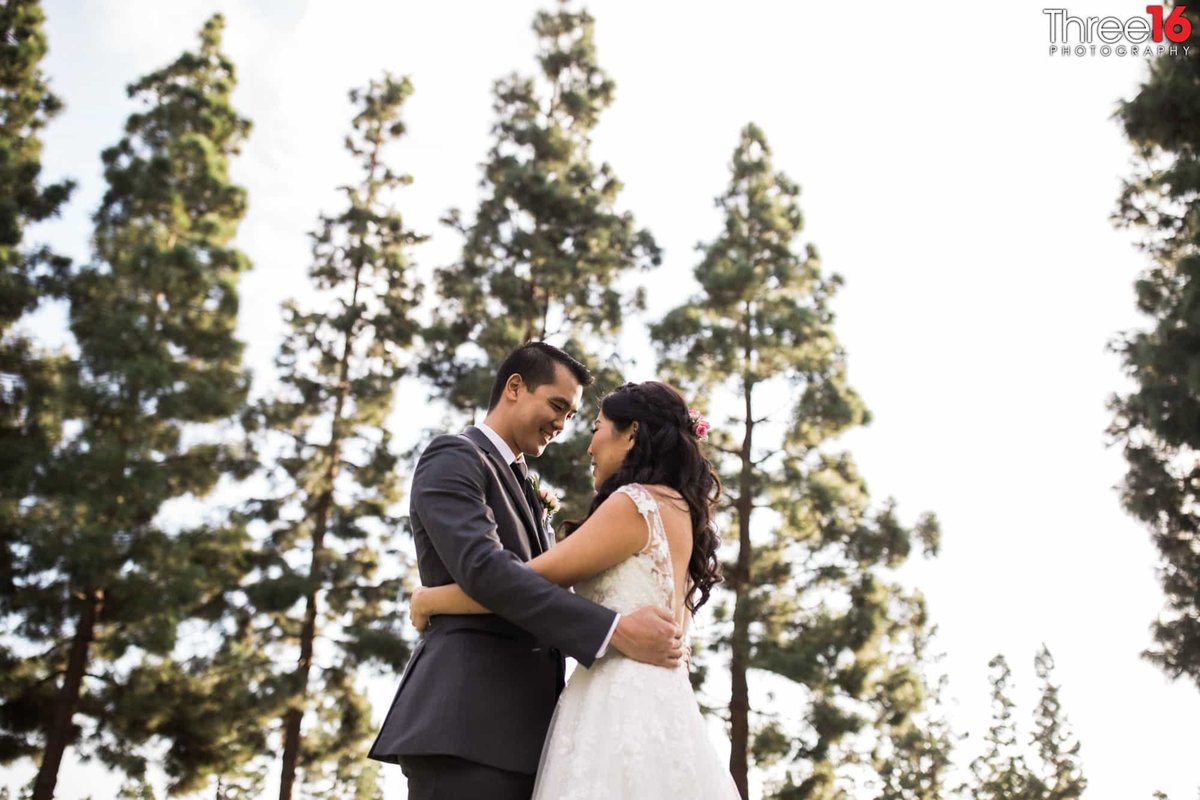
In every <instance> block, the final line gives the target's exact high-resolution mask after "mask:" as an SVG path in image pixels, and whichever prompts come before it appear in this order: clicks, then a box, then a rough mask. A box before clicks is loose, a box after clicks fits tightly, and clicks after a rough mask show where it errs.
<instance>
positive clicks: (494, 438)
mask: <svg viewBox="0 0 1200 800" xmlns="http://www.w3.org/2000/svg"><path fill="white" fill-rule="evenodd" d="M475 427H477V428H479V430H481V431H483V435H484V436H486V437H487V438H488V441H489V442H491V443H492V444H493V445H495V447H496V451H497V452H499V453H500V457H501V458H503V459H504V463H506V464H508V465H509V466H512V464H513V462H516V461H524V460H525V454H524V453H521V454H520V455H515V454H514V453H513V451H512V448H511V447H509V446H508V442H506V441H504V439H503V438H502V437H501V436H500V434H498V433H496V432H495V431H494V430H492V429H491V428H489V427H488V426H487V423H484V422H481V423H479V424H478V425H476V426H475ZM530 511H532V512H533V513H534V514H535V515H536V514H537V509H533V508H531V509H530ZM620 621H621V615H620V614H617V616H616V618H614V619H613V624H612V627H611V628H609V629H608V636H606V637H604V642H603V643H601V645H600V650H599V651H598V652H597V653H596V658H602V657H603V656H604V654H605V652H607V651H608V643H609V642H611V641H612V637H613V634H614V633H616V632H617V623H618V622H620Z"/></svg>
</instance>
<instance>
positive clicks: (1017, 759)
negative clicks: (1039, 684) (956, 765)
mask: <svg viewBox="0 0 1200 800" xmlns="http://www.w3.org/2000/svg"><path fill="white" fill-rule="evenodd" d="M988 667H989V668H990V669H991V670H992V676H991V683H992V725H991V727H990V728H989V729H988V733H987V737H986V739H985V741H986V743H987V749H986V750H985V751H984V752H983V753H982V754H981V755H980V756H978V757H977V758H976V759H975V760H974V761H972V762H971V775H972V777H973V779H974V781H973V783H972V784H971V785H970V787H969V794H970V796H971V797H972V798H974V800H1033V798H1037V797H1041V796H1042V791H1043V787H1042V786H1041V784H1040V782H1039V781H1038V780H1037V778H1036V777H1035V776H1034V775H1033V773H1032V772H1031V771H1030V770H1029V767H1028V766H1027V765H1026V763H1025V759H1024V757H1023V756H1022V755H1021V754H1020V752H1019V751H1018V749H1017V741H1018V736H1017V724H1016V720H1015V719H1014V718H1013V709H1014V708H1015V706H1014V704H1013V701H1012V699H1011V698H1010V697H1009V695H1008V685H1009V681H1010V680H1011V679H1012V671H1011V670H1010V669H1009V667H1008V662H1007V661H1006V660H1005V658H1004V656H1002V655H997V656H995V657H994V658H992V660H991V661H989V662H988Z"/></svg>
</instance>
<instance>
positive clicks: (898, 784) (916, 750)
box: [871, 597, 954, 800]
mask: <svg viewBox="0 0 1200 800" xmlns="http://www.w3.org/2000/svg"><path fill="white" fill-rule="evenodd" d="M909 611H910V614H913V615H915V617H916V618H914V619H904V618H903V617H898V618H897V619H896V621H895V623H894V624H896V625H898V626H900V629H901V633H900V634H899V635H897V636H895V637H893V638H894V640H895V641H897V642H898V643H901V644H902V645H903V646H901V647H898V648H897V650H898V652H897V654H896V655H895V656H893V657H892V658H891V659H889V661H890V665H891V672H890V674H889V675H888V676H887V677H886V678H885V679H884V680H883V681H881V682H880V687H881V689H882V691H880V693H879V703H878V705H879V713H878V715H877V717H876V720H875V729H876V731H877V732H878V735H879V740H878V742H877V743H876V746H875V748H874V750H873V751H872V754H871V760H872V762H873V763H872V766H873V768H874V770H875V773H876V775H877V776H878V780H879V791H878V794H877V795H876V800H946V798H947V795H948V794H949V787H948V786H947V781H948V778H949V772H950V768H951V764H952V761H951V751H952V749H953V745H954V735H953V733H952V732H951V730H950V726H949V723H948V722H947V720H946V717H945V713H944V709H943V706H942V695H943V693H944V692H945V689H946V683H947V678H946V676H945V675H942V676H941V677H940V678H939V679H938V681H937V682H936V683H934V684H933V685H932V686H931V685H930V684H929V682H928V679H927V678H926V676H925V674H924V671H923V669H922V667H923V666H926V665H927V662H928V661H929V658H928V656H927V655H926V651H927V648H928V646H929V642H930V639H931V638H932V631H929V630H927V621H926V619H925V617H926V609H925V603H924V601H923V600H922V599H921V598H920V597H916V598H913V603H912V605H911V607H910V609H909Z"/></svg>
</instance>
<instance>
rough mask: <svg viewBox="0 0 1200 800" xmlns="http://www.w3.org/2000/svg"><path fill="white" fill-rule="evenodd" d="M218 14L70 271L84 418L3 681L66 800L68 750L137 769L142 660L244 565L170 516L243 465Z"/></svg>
mask: <svg viewBox="0 0 1200 800" xmlns="http://www.w3.org/2000/svg"><path fill="white" fill-rule="evenodd" d="M221 29H222V20H221V18H220V17H219V16H218V17H214V18H212V19H211V20H209V22H208V23H207V24H206V25H205V26H204V29H203V31H202V33H201V37H200V40H201V41H200V47H199V49H198V50H197V51H196V52H193V53H186V54H184V55H182V56H181V57H180V58H179V59H177V60H176V61H175V62H174V63H172V64H171V65H169V66H168V67H166V68H164V69H162V70H160V71H157V72H155V73H152V74H151V75H148V76H146V77H145V78H143V79H141V80H140V81H138V82H137V83H135V84H134V85H132V86H131V87H130V89H129V92H130V95H131V97H132V98H134V99H135V100H136V101H138V102H140V103H141V104H142V110H140V111H138V112H136V113H134V114H133V115H132V116H130V118H129V120H128V122H127V125H126V130H125V136H124V138H122V139H121V141H120V142H119V143H118V144H117V145H116V146H115V147H112V148H110V149H108V150H106V151H105V152H104V154H103V161H104V167H105V177H106V179H107V182H108V190H107V192H106V193H105V195H104V198H103V200H102V202H101V205H100V208H99V210H98V211H97V212H96V215H95V234H94V238H93V249H94V263H92V264H90V265H87V266H85V267H82V268H80V269H78V270H77V272H76V273H74V274H72V275H71V276H70V279H69V280H68V281H67V282H66V286H65V289H66V297H67V300H68V302H69V305H70V329H71V333H72V334H73V335H74V337H75V340H76V343H77V345H78V350H79V358H78V373H77V375H75V376H74V378H73V379H72V381H71V382H70V383H69V384H68V385H67V386H66V387H65V392H66V400H65V404H66V405H65V407H66V408H67V410H68V411H69V413H70V417H71V419H70V422H71V423H72V427H73V428H75V430H77V433H76V432H72V435H71V436H70V437H66V438H64V439H63V441H62V442H61V444H59V445H58V446H57V447H56V448H55V452H54V458H53V460H52V462H51V463H50V464H49V465H48V466H47V467H46V469H45V474H44V475H42V476H40V477H39V480H38V485H37V492H36V499H37V501H38V502H34V503H31V504H30V511H29V513H28V515H27V518H26V520H24V523H23V526H22V531H21V532H22V534H23V536H25V537H26V538H24V539H23V541H22V542H21V544H22V549H21V553H20V558H19V559H18V560H17V562H16V563H15V564H14V570H13V571H14V575H13V581H12V586H13V588H12V592H13V600H12V603H13V605H12V607H13V608H14V609H15V611H16V615H17V625H16V634H17V635H18V636H19V637H21V639H23V640H24V641H25V642H26V644H27V646H28V647H29V648H30V650H31V651H32V652H33V653H34V655H32V656H31V657H29V658H26V659H24V661H23V663H22V665H21V672H20V674H19V676H18V678H17V679H16V680H6V689H8V690H9V691H7V692H6V695H7V697H6V700H7V701H8V702H6V720H5V722H6V725H7V726H8V728H9V730H10V731H13V732H14V733H16V734H17V735H19V736H22V737H25V739H26V740H27V741H29V740H37V741H39V742H40V750H41V761H40V766H39V770H38V773H37V777H36V779H35V784H34V790H33V798H34V800H48V799H49V798H51V797H52V796H53V795H54V790H55V786H56V783H57V779H58V773H59V768H60V765H61V763H62V758H63V754H64V752H65V750H66V749H67V747H68V746H71V745H76V746H78V747H80V748H82V752H83V754H84V755H89V754H90V755H95V756H98V757H99V758H101V759H102V760H103V761H104V762H105V763H106V764H108V765H109V766H110V767H114V768H117V769H119V770H122V771H124V772H126V773H128V774H130V775H131V776H133V777H134V778H138V777H141V775H142V774H143V773H144V769H145V759H144V757H143V756H142V755H140V754H139V753H138V751H137V745H138V744H139V742H140V741H142V740H144V738H145V737H146V736H149V735H150V734H149V728H148V727H145V728H140V729H136V728H129V727H127V728H126V730H127V732H128V733H129V735H120V736H118V735H114V731H115V730H116V729H118V728H120V727H121V726H128V724H129V718H128V715H127V714H126V713H125V709H126V708H127V707H139V704H141V703H144V701H145V698H141V697H138V696H136V694H131V690H132V688H133V686H131V685H130V684H129V683H127V680H126V679H127V678H128V677H129V670H130V667H129V663H130V662H131V661H132V662H134V663H138V662H140V663H144V664H149V665H153V664H165V663H169V660H170V659H169V656H170V654H171V653H172V651H173V649H174V646H175V642H176V634H177V630H178V626H179V624H180V622H181V621H182V620H184V619H187V618H189V617H190V616H193V615H195V614H197V613H201V611H202V610H203V607H204V606H205V605H206V604H212V603H218V602H220V598H221V595H222V593H223V592H224V590H225V588H226V587H227V586H229V585H232V584H234V583H236V580H237V574H236V567H237V564H236V559H234V558H231V553H232V554H234V555H236V553H237V552H239V550H240V548H241V546H242V543H241V542H240V541H239V540H238V538H237V536H236V531H220V530H214V529H213V528H212V527H211V526H209V525H206V524H204V523H203V522H201V523H198V524H195V525H193V526H191V527H186V528H184V529H183V530H179V531H174V532H173V531H171V530H168V529H167V527H166V526H165V524H164V523H163V521H162V520H161V519H159V512H160V511H161V510H162V509H163V507H164V504H166V503H167V502H168V501H169V500H172V499H174V498H182V497H186V496H192V497H201V496H203V495H205V494H206V493H207V492H209V491H210V490H211V489H212V488H213V487H214V485H215V484H216V483H217V481H218V480H219V479H220V478H221V477H222V476H224V475H234V476H237V475H239V474H241V470H242V469H243V468H244V466H245V463H244V456H243V454H242V452H241V451H240V448H239V447H238V446H237V445H236V444H230V443H228V442H227V440H229V439H230V437H231V432H230V431H229V430H228V429H227V428H228V427H229V425H228V421H229V420H231V419H233V418H234V417H235V415H236V414H238V412H239V411H240V410H241V409H242V407H243V404H244V401H245V395H246V389H247V384H248V380H247V376H246V375H245V374H244V373H243V371H242V369H241V366H240V360H241V344H240V343H239V342H238V341H237V340H236V339H235V338H234V335H233V331H234V326H235V324H236V319H237V308H238V298H237V293H236V282H237V278H238V275H239V274H240V273H241V272H242V271H243V270H244V269H246V268H247V266H248V264H247V261H246V259H245V257H244V256H243V255H242V254H241V253H239V252H238V251H237V250H236V249H233V248H232V247H231V245H230V241H231V239H232V237H233V235H234V232H235V231H236V228H237V223H238V221H239V220H240V219H241V216H242V214H243V212H244V209H245V197H244V193H243V192H242V190H241V189H239V188H238V187H236V186H234V185H232V184H231V183H230V182H229V179H228V175H227V163H228V159H229V158H230V157H231V156H232V155H233V154H235V153H236V152H237V149H238V146H239V145H240V143H241V141H242V140H243V139H244V138H245V136H246V134H247V131H248V130H249V124H248V123H247V122H246V121H245V120H244V119H242V118H241V117H239V116H238V115H237V114H236V113H235V112H234V110H233V109H232V108H231V107H230V105H229V94H230V92H231V91H232V89H233V85H234V74H233V67H232V65H231V64H230V62H229V61H228V59H226V58H225V56H224V55H222V54H221V52H220V49H219V46H220V34H221ZM151 724H153V720H148V721H147V722H146V725H147V726H149V725H151ZM135 730H136V731H137V732H138V735H137V736H134V735H132V732H134V731H135ZM139 737H140V738H139Z"/></svg>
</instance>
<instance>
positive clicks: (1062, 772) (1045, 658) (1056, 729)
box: [1033, 645, 1087, 800]
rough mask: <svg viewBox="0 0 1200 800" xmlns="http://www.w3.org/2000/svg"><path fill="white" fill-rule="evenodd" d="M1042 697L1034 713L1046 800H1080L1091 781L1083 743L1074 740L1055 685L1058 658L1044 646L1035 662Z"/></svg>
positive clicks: (1044, 799)
mask: <svg viewBox="0 0 1200 800" xmlns="http://www.w3.org/2000/svg"><path fill="white" fill-rule="evenodd" d="M1034 668H1035V670H1036V672H1037V676H1038V680H1040V681H1041V682H1042V695H1041V699H1040V700H1039V702H1038V706H1037V710H1036V711H1035V713H1034V733H1033V743H1034V745H1035V746H1036V747H1037V751H1038V755H1039V756H1040V758H1041V762H1042V774H1041V776H1040V781H1039V782H1040V784H1041V786H1042V787H1044V790H1043V791H1042V792H1041V794H1040V797H1041V798H1042V800H1079V798H1081V797H1083V790H1084V789H1086V788H1087V778H1085V777H1084V776H1083V768H1082V765H1081V764H1080V761H1079V748H1080V743H1079V741H1078V740H1074V741H1073V740H1072V737H1071V734H1070V732H1069V731H1068V729H1067V720H1066V718H1065V716H1064V715H1063V713H1062V706H1061V704H1060V703H1059V700H1058V687H1057V686H1055V685H1054V683H1053V682H1052V680H1051V679H1052V677H1053V672H1054V658H1053V657H1052V656H1051V655H1050V650H1049V649H1048V648H1047V647H1046V646H1045V645H1042V648H1041V650H1039V651H1038V654H1037V656H1036V658H1035V659H1034Z"/></svg>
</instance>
